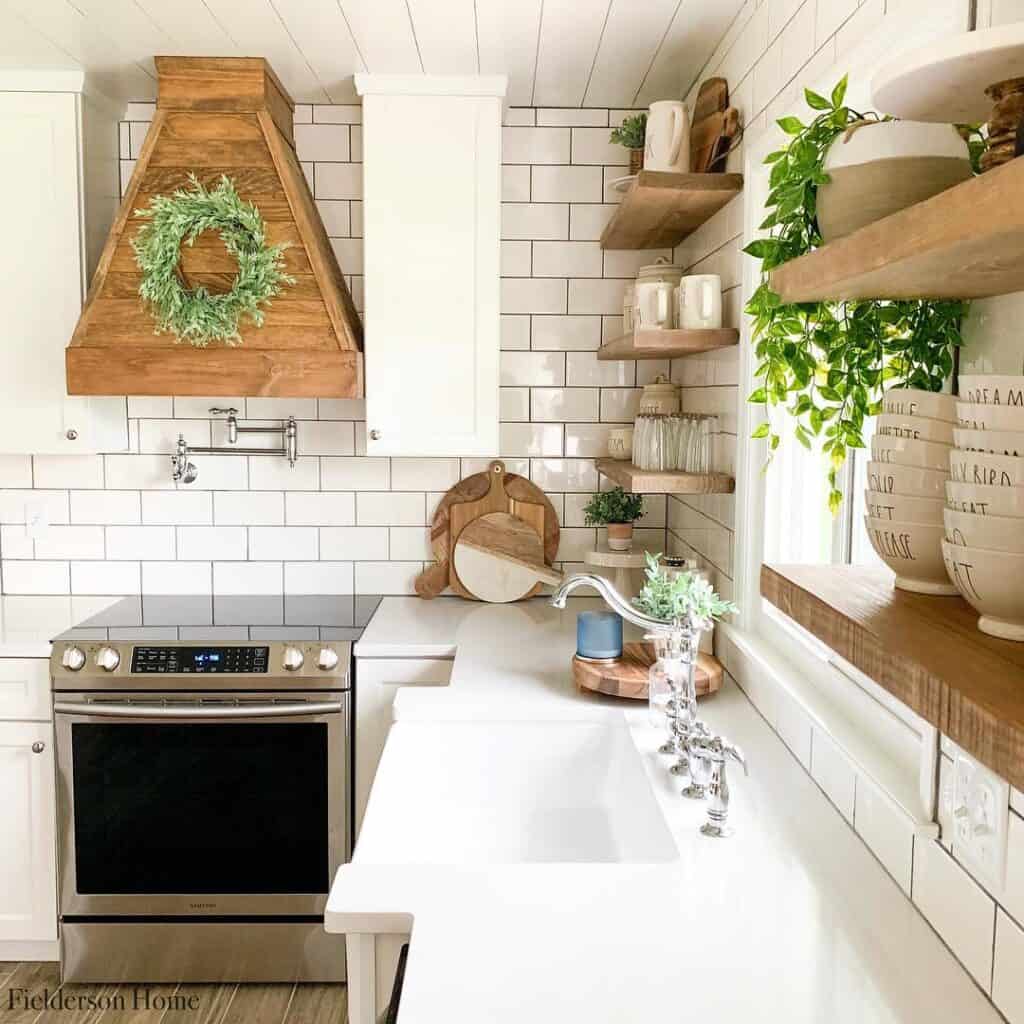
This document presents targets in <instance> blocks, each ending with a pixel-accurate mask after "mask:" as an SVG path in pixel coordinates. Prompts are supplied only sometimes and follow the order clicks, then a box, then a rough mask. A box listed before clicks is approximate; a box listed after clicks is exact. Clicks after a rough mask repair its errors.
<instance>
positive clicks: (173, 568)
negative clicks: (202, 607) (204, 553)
mask: <svg viewBox="0 0 1024 1024" xmlns="http://www.w3.org/2000/svg"><path fill="white" fill-rule="evenodd" d="M179 554H180V552H179ZM222 557H223V556H222ZM212 591H213V569H212V567H211V565H210V563H209V562H143V563H142V592H143V593H144V594H188V595H192V594H209V593H212Z"/></svg>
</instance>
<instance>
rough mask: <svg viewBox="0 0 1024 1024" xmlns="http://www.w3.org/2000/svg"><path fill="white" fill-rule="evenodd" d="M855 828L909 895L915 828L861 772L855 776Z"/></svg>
mask: <svg viewBox="0 0 1024 1024" xmlns="http://www.w3.org/2000/svg"><path fill="white" fill-rule="evenodd" d="M853 823H854V828H855V829H856V830H857V834H858V835H859V836H860V837H861V838H862V839H863V840H864V842H866V843H867V844H868V847H869V848H870V849H871V851H872V853H874V855H875V856H876V857H877V858H878V859H879V860H880V861H881V862H882V865H883V867H884V868H885V870H886V871H888V872H889V874H890V875H892V877H893V878H895V879H896V881H897V883H898V884H899V887H900V888H901V889H902V890H903V891H904V892H905V893H906V894H907V895H908V896H909V895H910V878H911V874H912V870H913V860H914V829H913V825H912V824H911V822H910V820H909V819H908V817H907V815H906V814H905V813H904V812H903V811H901V810H900V809H899V808H897V807H896V805H895V804H893V803H892V801H891V800H889V798H888V797H887V796H885V795H884V794H883V793H882V792H881V790H879V789H878V787H877V786H875V784H874V783H873V782H871V781H870V780H869V779H867V778H865V777H864V776H863V775H858V776H857V799H856V807H855V809H854V820H853Z"/></svg>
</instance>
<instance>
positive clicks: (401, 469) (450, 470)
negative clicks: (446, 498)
mask: <svg viewBox="0 0 1024 1024" xmlns="http://www.w3.org/2000/svg"><path fill="white" fill-rule="evenodd" d="M458 482H459V460H458V459H392V460H391V490H392V491H446V490H448V488H449V487H452V486H454V485H455V484H457V483H458Z"/></svg>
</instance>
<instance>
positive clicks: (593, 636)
mask: <svg viewBox="0 0 1024 1024" xmlns="http://www.w3.org/2000/svg"><path fill="white" fill-rule="evenodd" d="M576 653H577V655H579V657H581V658H590V659H594V660H599V661H607V660H609V659H611V658H621V657H622V619H621V618H620V617H619V616H618V615H616V614H615V612H606V611H600V612H580V613H579V615H577V616H576Z"/></svg>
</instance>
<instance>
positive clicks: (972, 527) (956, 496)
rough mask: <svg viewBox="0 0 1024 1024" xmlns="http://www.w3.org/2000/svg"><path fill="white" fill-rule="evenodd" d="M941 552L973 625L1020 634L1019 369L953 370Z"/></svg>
mask: <svg viewBox="0 0 1024 1024" xmlns="http://www.w3.org/2000/svg"><path fill="white" fill-rule="evenodd" d="M959 382H960V399H959V401H957V403H956V419H957V427H956V428H955V429H954V431H953V440H954V445H955V446H954V448H953V449H952V450H951V452H950V469H951V471H952V477H951V479H950V481H949V483H947V484H946V504H947V508H946V510H945V512H944V520H945V527H946V530H945V539H944V540H943V543H942V552H943V557H944V559H945V563H946V571H947V572H948V574H949V578H950V579H951V580H952V581H953V583H954V584H955V585H956V588H957V590H958V591H959V592H960V593H961V594H962V595H963V597H964V600H966V601H967V602H968V603H969V604H971V605H972V606H973V607H974V608H975V609H976V610H977V611H978V612H979V613H980V616H981V617H980V618H979V619H978V629H980V630H981V631H982V632H983V633H989V634H991V635H992V636H998V637H1002V638H1004V639H1006V640H1018V641H1024V376H1011V375H1006V374H998V375H997V374H967V375H961V376H960V378H959Z"/></svg>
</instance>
